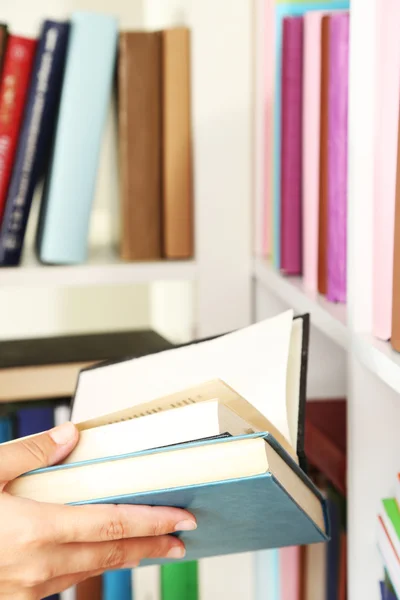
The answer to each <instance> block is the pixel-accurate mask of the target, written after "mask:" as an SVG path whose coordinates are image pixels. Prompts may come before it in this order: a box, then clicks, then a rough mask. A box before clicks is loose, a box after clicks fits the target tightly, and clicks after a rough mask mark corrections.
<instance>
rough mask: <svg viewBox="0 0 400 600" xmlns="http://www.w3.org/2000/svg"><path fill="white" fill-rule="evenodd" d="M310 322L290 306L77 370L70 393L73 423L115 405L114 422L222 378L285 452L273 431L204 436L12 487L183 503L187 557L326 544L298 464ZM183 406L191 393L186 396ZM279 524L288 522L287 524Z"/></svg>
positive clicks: (322, 518)
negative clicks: (230, 328) (243, 324)
mask: <svg viewBox="0 0 400 600" xmlns="http://www.w3.org/2000/svg"><path fill="white" fill-rule="evenodd" d="M308 327H309V325H308V317H307V315H304V316H302V317H297V318H293V312H292V311H287V312H285V313H282V314H281V315H278V316H277V317H275V318H272V319H268V320H266V321H264V322H261V323H257V324H255V325H252V326H250V327H248V328H244V329H242V330H238V331H235V332H231V333H227V334H224V335H222V336H219V337H218V338H215V339H212V340H206V341H197V342H196V343H194V344H189V345H186V346H184V347H181V348H174V349H172V350H169V351H166V352H161V353H158V354H155V355H153V356H147V357H142V358H138V359H133V360H124V361H122V362H113V363H108V364H106V365H103V366H101V365H98V366H96V367H92V368H88V369H85V370H83V371H82V372H81V373H80V376H79V380H78V385H77V389H76V393H75V396H74V403H73V412H72V419H73V421H74V422H76V423H78V425H79V423H83V422H85V421H86V422H87V421H90V420H91V421H92V422H94V421H97V422H101V421H102V420H103V422H104V421H105V422H110V419H112V418H113V415H110V407H109V399H110V398H113V409H116V408H117V409H118V411H117V413H115V412H114V415H116V416H117V418H121V412H122V413H123V411H125V418H128V414H129V411H132V409H133V410H134V411H140V410H141V411H142V412H143V414H144V411H145V410H147V409H149V410H150V408H151V407H153V409H154V410H156V409H157V406H158V405H159V403H160V402H161V398H160V397H158V398H157V392H158V391H159V390H162V391H163V392H164V393H166V394H168V393H170V392H173V390H176V389H177V386H178V385H179V386H183V385H184V384H185V385H189V383H190V384H191V385H192V386H195V385H196V382H197V381H198V379H199V378H200V379H201V380H204V378H206V377H209V376H211V375H212V374H214V375H215V374H216V373H218V374H219V375H220V376H221V377H224V378H226V379H227V381H228V382H229V384H227V385H229V387H230V386H231V385H232V386H233V385H234V386H236V388H237V389H236V390H235V389H233V393H234V394H238V393H239V392H240V393H241V394H244V397H246V396H248V398H249V399H251V403H252V404H253V406H254V407H255V408H257V407H258V408H257V410H260V412H264V414H265V415H266V418H268V420H269V421H270V423H271V427H270V429H272V430H274V429H275V430H277V432H278V434H280V439H282V440H283V441H284V440H286V442H284V444H285V446H286V447H289V449H288V450H285V448H284V445H283V444H281V443H279V442H278V441H277V439H276V438H275V437H274V436H273V435H272V434H271V432H270V431H264V432H256V433H249V434H245V435H240V436H228V437H222V438H221V437H218V438H215V439H203V440H197V441H192V442H187V443H179V444H177V445H174V446H168V447H163V448H159V447H154V448H153V449H151V450H145V451H142V452H133V453H128V454H123V455H110V456H109V457H107V458H103V459H98V460H92V461H84V462H79V463H72V464H61V465H57V466H55V467H51V468H48V469H40V470H38V471H34V472H31V473H29V474H27V475H25V476H23V477H20V478H18V479H16V480H15V481H13V482H11V483H10V484H9V485H8V486H7V491H8V492H9V493H10V494H13V495H17V496H23V497H28V498H31V499H36V500H42V501H50V502H58V503H72V504H76V503H79V504H80V503H93V502H94V503H98V502H113V503H115V502H126V501H129V502H130V503H134V504H135V503H138V504H142V503H147V504H148V503H151V504H152V505H160V504H161V505H172V506H178V505H180V506H187V507H188V508H189V509H190V510H193V512H194V513H195V515H196V516H197V517H198V519H199V527H198V529H197V530H196V531H195V533H194V534H193V535H187V534H186V533H183V534H182V539H184V541H185V543H186V547H187V554H186V558H187V560H198V559H199V558H204V557H207V556H220V555H226V554H232V553H239V552H248V551H253V550H259V549H266V548H274V547H281V546H287V545H298V544H305V543H314V542H319V541H323V540H326V539H327V538H328V537H329V523H328V522H327V520H326V510H325V502H324V499H323V498H322V496H321V495H320V493H319V491H318V490H317V489H316V488H315V486H314V485H313V483H312V482H311V480H310V479H309V478H308V477H307V475H306V473H305V471H304V469H303V468H302V463H303V461H302V460H301V456H302V454H303V446H304V439H303V435H304V397H305V395H304V394H305V383H306V382H305V377H306V371H305V367H306V362H307V347H308ZM266 366H267V367H266ZM155 373H157V377H155V376H154V374H155ZM197 385H200V382H199V383H197ZM175 393H176V392H175ZM115 399H118V406H116V404H117V403H116V400H115ZM93 400H94V401H93ZM156 400H157V402H155V401H156ZM186 400H187V402H190V401H191V400H196V396H195V395H193V393H192V392H191V393H190V396H189V397H187V398H186ZM249 401H250V400H249ZM160 408H161V409H162V406H161V405H160ZM169 410H171V408H170V409H169ZM178 410H182V408H181V407H179V406H178V407H176V408H175V409H172V410H171V412H174V411H176V412H177V411H178ZM140 418H143V417H139V419H140ZM278 424H279V425H278ZM183 436H184V434H182V437H183ZM78 445H79V444H78ZM177 464H179V468H177V467H176V465H177ZM78 480H79V482H80V485H79V486H77V485H76V483H77V481H78ZM250 498H251V502H250V503H249V499H250ZM243 502H245V504H246V509H245V508H244V505H243ZM266 506H268V512H269V517H268V519H263V520H262V522H261V523H260V520H259V518H258V516H257V515H259V512H260V510H263V511H264V512H265V507H266ZM240 507H242V508H240ZM262 507H264V508H262ZM244 510H246V515H247V518H246V519H245V520H243V518H242V515H243V511H244ZM222 515H223V516H222ZM282 522H285V523H287V522H290V523H291V526H290V527H289V528H282V527H281V526H280V525H279V524H280V523H282ZM228 524H229V525H228ZM167 562H168V561H167ZM143 564H165V561H147V562H146V561H145V562H144V563H143Z"/></svg>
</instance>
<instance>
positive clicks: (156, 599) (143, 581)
mask: <svg viewBox="0 0 400 600" xmlns="http://www.w3.org/2000/svg"><path fill="white" fill-rule="evenodd" d="M132 584H133V585H132V587H133V597H134V599H135V600H161V580H160V567H156V566H150V567H140V568H139V569H134V570H133V571H132Z"/></svg>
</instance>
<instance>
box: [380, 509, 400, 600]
mask: <svg viewBox="0 0 400 600" xmlns="http://www.w3.org/2000/svg"><path fill="white" fill-rule="evenodd" d="M378 548H379V551H380V554H381V556H382V559H383V562H384V563H385V568H386V570H387V573H388V576H389V578H390V582H391V584H392V586H393V589H394V592H395V594H396V596H397V597H399V596H400V558H399V556H398V555H397V553H396V550H395V547H394V546H393V544H392V542H391V539H390V535H389V533H388V530H387V529H386V527H385V523H384V521H383V519H382V517H381V516H380V515H378Z"/></svg>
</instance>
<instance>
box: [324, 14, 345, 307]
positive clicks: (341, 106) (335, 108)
mask: <svg viewBox="0 0 400 600" xmlns="http://www.w3.org/2000/svg"><path fill="white" fill-rule="evenodd" d="M329 45H330V46H329V83H328V106H329V111H328V215H329V216H328V262H327V268H328V287H327V298H328V300H330V301H331V302H341V303H345V302H346V297H347V146H348V141H347V124H348V87H349V14H348V13H343V14H336V15H335V14H332V15H331V16H330V20H329Z"/></svg>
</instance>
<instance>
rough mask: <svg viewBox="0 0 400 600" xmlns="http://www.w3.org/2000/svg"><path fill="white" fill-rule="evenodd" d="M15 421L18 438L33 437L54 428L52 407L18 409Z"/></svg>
mask: <svg viewBox="0 0 400 600" xmlns="http://www.w3.org/2000/svg"><path fill="white" fill-rule="evenodd" d="M16 419H17V437H18V438H20V437H25V436H28V435H35V434H36V433H41V432H43V431H48V430H49V429H51V428H52V427H54V409H53V407H52V406H34V407H27V408H20V409H19V410H18V411H17V413H16Z"/></svg>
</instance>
